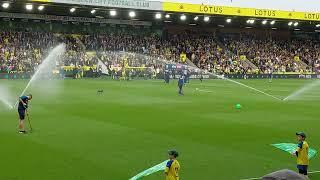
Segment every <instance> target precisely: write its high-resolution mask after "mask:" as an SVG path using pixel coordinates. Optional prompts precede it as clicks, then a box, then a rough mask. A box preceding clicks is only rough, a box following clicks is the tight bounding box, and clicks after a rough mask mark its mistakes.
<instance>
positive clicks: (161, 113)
mask: <svg viewBox="0 0 320 180" xmlns="http://www.w3.org/2000/svg"><path fill="white" fill-rule="evenodd" d="M241 82H243V83H246V84H248V85H251V86H253V87H256V88H258V89H260V90H263V91H266V92H268V93H270V94H272V95H275V96H277V97H286V96H287V95H289V94H290V93H291V92H293V91H295V90H296V89H298V88H299V87H301V86H303V85H304V84H306V83H308V82H309V81H306V80H274V81H273V82H272V83H269V82H268V81H267V80H242V81H241ZM26 83H27V82H26V81H7V80H0V84H1V85H4V84H5V85H6V86H7V87H8V88H9V89H10V91H11V93H12V94H16V95H17V94H19V93H20V92H21V91H22V89H23V88H24V86H25V85H26ZM55 83H57V86H56V88H55V90H58V92H57V93H56V94H50V93H49V94H48V90H45V91H43V90H41V88H40V85H39V86H38V87H33V88H32V90H31V91H32V93H33V96H34V99H33V100H32V102H31V108H30V113H31V116H32V123H33V127H34V129H35V131H34V133H32V134H28V135H19V134H17V133H16V126H17V117H18V116H17V113H16V110H14V111H12V110H11V111H8V110H6V108H5V106H4V105H3V104H1V105H0V119H1V121H0V142H1V146H0V157H1V158H0V159H1V168H0V169H1V173H0V179H3V180H44V179H45V180H62V179H63V180H106V179H108V180H126V179H129V177H132V176H133V175H135V174H137V173H139V172H140V171H142V170H144V169H146V168H149V167H151V166H152V165H155V164H158V163H160V162H162V161H163V160H165V159H166V158H167V156H166V152H167V150H169V149H177V150H178V151H179V152H180V154H181V156H180V158H179V160H180V163H181V166H182V170H181V180H212V179H215V180H239V179H242V178H251V177H259V176H262V175H264V174H267V173H269V172H272V171H275V170H279V169H284V168H289V169H293V170H295V159H294V158H293V157H291V156H290V155H289V154H286V153H284V152H282V151H280V150H277V149H275V148H273V147H272V146H270V144H272V143H281V142H295V141H296V139H295V132H296V131H305V132H306V133H307V135H308V139H307V140H308V142H309V144H310V146H311V147H313V148H315V149H319V141H320V133H319V128H320V126H319V125H320V122H319V113H320V111H319V109H320V104H319V100H320V97H319V96H315V95H313V96H308V98H306V99H305V100H300V101H288V102H284V101H278V100H275V99H272V98H270V97H267V96H265V95H262V94H259V93H256V92H254V91H252V90H248V89H246V88H244V87H241V86H239V85H236V84H232V83H230V82H226V81H223V80H210V81H204V82H203V83H202V84H201V83H200V81H198V80H193V81H191V84H190V85H187V86H186V87H185V96H178V93H177V86H176V82H172V83H171V84H170V85H166V84H164V83H162V81H154V80H153V81H152V80H147V81H143V80H141V81H130V82H127V81H123V82H118V81H110V80H91V79H90V80H64V81H57V82H55ZM196 88H198V89H199V90H204V91H195V89H196ZM98 89H103V90H104V94H103V95H97V90H98ZM319 94H320V93H319ZM237 103H240V104H241V106H242V108H241V109H240V110H238V109H236V108H235V104H237ZM310 170H311V171H313V170H320V161H319V159H318V157H316V158H314V159H313V160H312V161H311V166H310ZM146 179H147V180H161V179H164V178H163V174H162V173H158V174H154V175H151V176H150V177H148V178H146ZM311 179H320V176H319V175H317V174H314V175H311Z"/></svg>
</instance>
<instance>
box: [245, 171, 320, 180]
mask: <svg viewBox="0 0 320 180" xmlns="http://www.w3.org/2000/svg"><path fill="white" fill-rule="evenodd" d="M317 173H320V171H311V172H308V174H317ZM257 179H262V177H255V178H247V179H240V180H257Z"/></svg>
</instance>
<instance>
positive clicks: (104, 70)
mask: <svg viewBox="0 0 320 180" xmlns="http://www.w3.org/2000/svg"><path fill="white" fill-rule="evenodd" d="M97 68H98V71H99V72H101V73H102V74H107V75H109V70H108V67H107V66H106V65H105V64H104V63H103V62H102V61H101V60H98V64H97Z"/></svg>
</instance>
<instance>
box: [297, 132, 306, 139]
mask: <svg viewBox="0 0 320 180" xmlns="http://www.w3.org/2000/svg"><path fill="white" fill-rule="evenodd" d="M296 135H297V136H301V137H304V138H306V137H307V136H306V134H305V133H304V132H297V133H296Z"/></svg>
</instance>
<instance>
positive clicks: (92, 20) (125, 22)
mask: <svg viewBox="0 0 320 180" xmlns="http://www.w3.org/2000/svg"><path fill="white" fill-rule="evenodd" d="M0 17H3V18H18V19H38V20H46V21H63V22H84V23H100V24H123V25H133V26H151V25H152V23H151V22H147V21H131V20H119V19H100V18H87V17H71V16H55V15H42V14H22V13H7V12H0Z"/></svg>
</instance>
